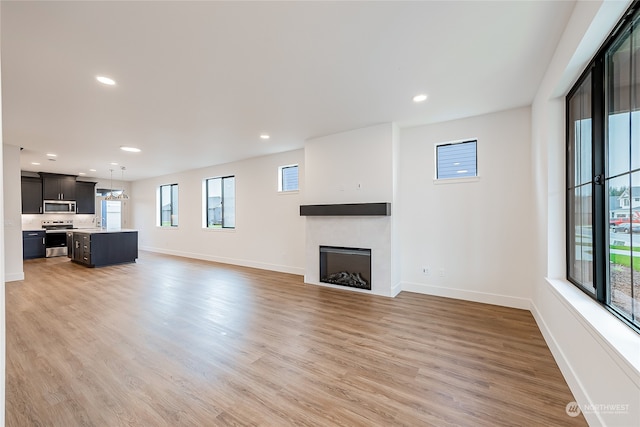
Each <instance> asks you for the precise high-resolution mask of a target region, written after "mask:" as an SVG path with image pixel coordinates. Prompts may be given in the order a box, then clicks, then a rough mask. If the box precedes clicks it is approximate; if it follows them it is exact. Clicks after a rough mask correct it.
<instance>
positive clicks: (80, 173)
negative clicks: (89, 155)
mask: <svg viewBox="0 0 640 427" xmlns="http://www.w3.org/2000/svg"><path fill="white" fill-rule="evenodd" d="M78 175H86V173H84V172H78Z"/></svg>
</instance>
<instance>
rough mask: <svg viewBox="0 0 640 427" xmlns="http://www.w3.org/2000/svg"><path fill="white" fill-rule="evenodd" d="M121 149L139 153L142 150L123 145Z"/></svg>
mask: <svg viewBox="0 0 640 427" xmlns="http://www.w3.org/2000/svg"><path fill="white" fill-rule="evenodd" d="M120 149H121V150H122V151H128V152H130V153H139V152H140V149H139V148H136V147H125V146H122V147H120Z"/></svg>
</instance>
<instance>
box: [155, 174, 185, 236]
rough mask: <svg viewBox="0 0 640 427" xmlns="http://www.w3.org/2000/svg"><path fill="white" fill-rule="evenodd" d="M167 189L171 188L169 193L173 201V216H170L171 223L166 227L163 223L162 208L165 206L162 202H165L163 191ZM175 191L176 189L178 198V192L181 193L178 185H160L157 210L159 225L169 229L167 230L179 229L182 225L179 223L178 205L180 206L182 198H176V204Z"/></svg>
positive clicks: (171, 203) (171, 202)
mask: <svg viewBox="0 0 640 427" xmlns="http://www.w3.org/2000/svg"><path fill="white" fill-rule="evenodd" d="M165 187H169V188H170V191H169V194H170V196H169V198H170V199H171V200H170V205H171V215H170V222H169V224H168V225H164V224H163V221H162V213H163V212H162V206H163V203H162V202H163V198H164V196H163V191H162V189H163V188H165ZM174 189H175V192H176V196H177V192H178V191H179V187H178V184H177V183H174V184H162V185H160V186H159V187H158V210H157V212H158V224H157V225H158V227H160V228H167V229H170V228H177V227H178V225H179V223H180V221H179V213H178V212H179V210H178V204H179V201H180V198H179V197H176V199H177V200H175V203H174V200H173V199H174ZM174 205H175V209H174ZM173 212H176V213H175V214H174V213H173ZM174 216H175V224H174Z"/></svg>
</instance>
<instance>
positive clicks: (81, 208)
mask: <svg viewBox="0 0 640 427" xmlns="http://www.w3.org/2000/svg"><path fill="white" fill-rule="evenodd" d="M76 213H79V214H91V215H94V214H95V213H96V183H95V182H87V181H76Z"/></svg>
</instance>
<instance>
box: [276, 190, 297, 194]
mask: <svg viewBox="0 0 640 427" xmlns="http://www.w3.org/2000/svg"><path fill="white" fill-rule="evenodd" d="M298 193H300V190H290V191H278V194H281V195H285V194H298Z"/></svg>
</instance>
